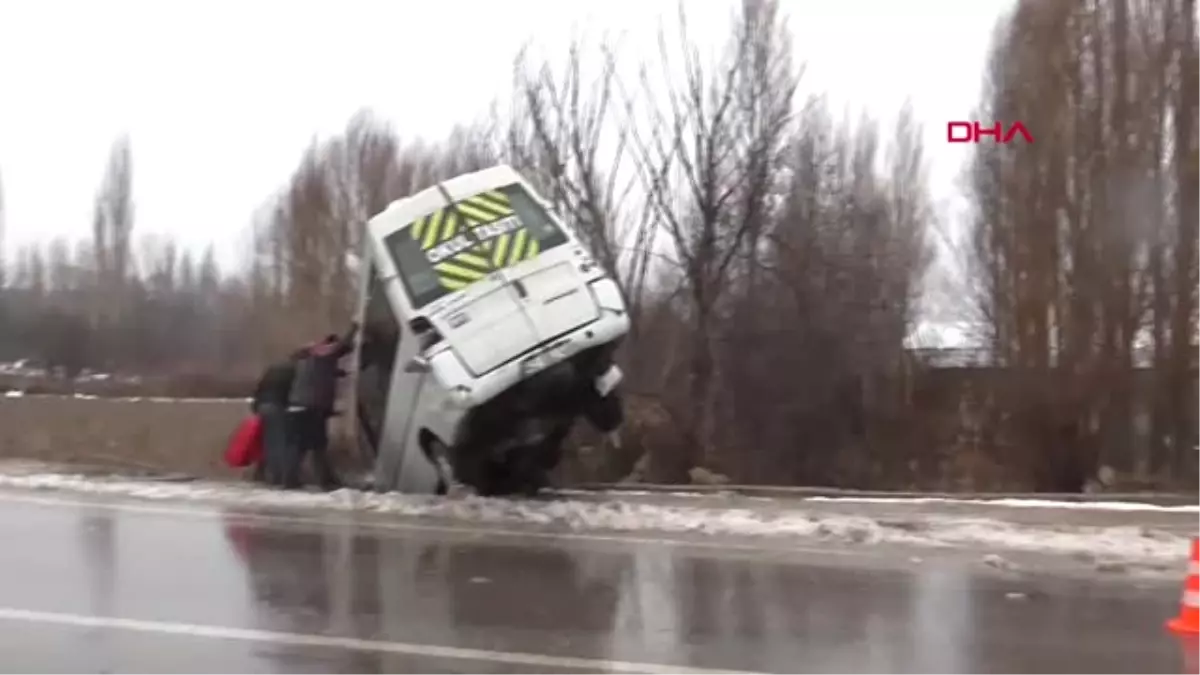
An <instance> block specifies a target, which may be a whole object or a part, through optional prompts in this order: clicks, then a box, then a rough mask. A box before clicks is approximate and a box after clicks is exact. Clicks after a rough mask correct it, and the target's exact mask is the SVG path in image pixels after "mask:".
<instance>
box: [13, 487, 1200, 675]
mask: <svg viewBox="0 0 1200 675" xmlns="http://www.w3.org/2000/svg"><path fill="white" fill-rule="evenodd" d="M0 542H2V544H3V552H0V655H3V656H2V657H0V670H3V671H5V672H62V671H76V672H181V671H187V672H199V671H204V672H313V673H316V672H513V673H517V672H597V671H625V672H687V669H691V670H693V671H695V672H704V671H705V670H712V671H724V672H728V671H731V670H732V671H743V672H914V673H915V672H922V673H928V672H1084V671H1087V672H1100V673H1108V672H1112V673H1116V672H1121V673H1127V672H1180V671H1181V670H1182V669H1185V666H1184V665H1183V657H1184V649H1185V648H1187V646H1186V645H1184V644H1182V643H1180V642H1178V641H1177V640H1176V639H1175V638H1173V637H1172V636H1171V635H1170V634H1168V633H1166V632H1165V631H1164V630H1163V628H1162V623H1163V620H1164V619H1165V618H1166V617H1168V616H1170V615H1171V614H1172V613H1174V612H1175V611H1176V610H1177V602H1178V598H1179V591H1180V585H1179V584H1178V583H1176V584H1172V583H1168V582H1166V581H1155V580H1145V579H1142V580H1137V579H1133V578H1125V577H1103V576H1095V575H1093V576H1086V575H1084V576H1071V575H1055V574H1048V573H1047V574H1035V573H1016V574H1014V573H1005V572H1001V571H997V570H992V569H988V568H987V567H986V566H981V565H979V564H978V560H977V558H976V557H970V556H965V555H963V554H961V552H944V553H928V554H926V555H925V557H909V556H906V555H897V554H896V553H895V551H893V550H891V549H888V548H885V547H858V548H854V547H850V548H845V549H836V548H829V549H827V550H823V549H799V548H797V549H795V550H791V551H788V550H780V549H778V548H772V549H770V550H767V549H763V550H761V551H755V550H751V549H747V548H745V547H740V548H737V547H733V548H728V549H726V548H723V547H722V546H721V542H720V541H719V540H717V541H707V542H695V543H689V542H680V541H664V542H662V543H653V542H647V541H646V540H645V538H644V537H643V538H641V539H638V540H637V541H633V540H632V539H630V540H623V538H622V537H620V536H604V537H600V536H592V537H589V536H587V535H580V534H561V535H553V536H550V535H544V536H537V537H532V536H531V537H526V536H522V535H520V534H519V533H514V532H497V531H494V530H488V529H482V528H472V527H462V528H456V527H448V526H444V525H429V526H422V525H419V524H413V523H412V522H408V523H398V522H397V523H391V524H385V522H384V521H383V520H382V519H378V518H376V519H368V518H359V517H356V516H354V515H353V514H330V515H327V516H326V515H320V514H312V513H309V514H297V515H293V516H286V515H280V514H277V513H262V512H259V513H254V512H247V511H241V512H234V511H228V510H221V509H214V508H207V507H204V506H200V505H178V506H175V505H170V504H152V503H146V502H136V501H121V500H114V499H112V498H99V497H83V496H78V495H65V494H48V493H35V492H23V491H19V490H9V491H0ZM1181 582H1182V579H1180V583H1181ZM1192 649H1193V650H1194V645H1193V646H1192Z"/></svg>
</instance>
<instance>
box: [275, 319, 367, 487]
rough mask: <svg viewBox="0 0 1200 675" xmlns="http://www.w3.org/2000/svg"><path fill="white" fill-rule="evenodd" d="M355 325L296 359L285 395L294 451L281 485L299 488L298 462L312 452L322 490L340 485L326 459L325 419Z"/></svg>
mask: <svg viewBox="0 0 1200 675" xmlns="http://www.w3.org/2000/svg"><path fill="white" fill-rule="evenodd" d="M357 332H358V324H357V323H355V324H352V325H351V326H350V330H349V331H348V332H347V333H346V335H344V336H342V337H340V338H339V337H338V336H336V335H327V336H326V337H325V339H323V340H321V341H320V342H318V343H317V344H315V345H312V346H311V347H309V348H308V349H307V351H306V353H305V354H304V355H303V357H302V358H300V359H299V360H297V362H296V373H295V377H293V378H292V386H291V389H290V391H289V395H288V414H289V417H290V420H291V426H292V429H294V431H295V441H296V442H295V446H294V452H292V453H291V457H290V461H288V463H287V466H286V468H285V473H284V487H286V488H298V487H300V465H301V464H302V463H303V462H304V456H305V455H307V454H308V453H310V452H311V453H312V459H313V469H314V471H315V472H316V474H317V481H318V482H319V483H320V484H321V487H322V488H323V489H325V490H332V489H336V488H337V487H340V486H341V481H340V480H338V477H337V475H336V474H335V473H334V470H333V465H332V464H330V462H329V453H328V451H329V429H328V423H329V418H330V417H332V416H333V414H334V413H333V408H334V403H335V401H336V399H337V386H338V379H339V378H340V377H341V376H343V375H345V374H346V373H345V371H343V370H342V369H341V367H340V366H339V365H338V362H339V361H341V359H342V358H343V357H344V356H346V355H347V354H349V353H350V352H351V351H352V350H353V349H354V336H355V335H356V334H357Z"/></svg>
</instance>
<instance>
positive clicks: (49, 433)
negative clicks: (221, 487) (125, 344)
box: [0, 394, 247, 479]
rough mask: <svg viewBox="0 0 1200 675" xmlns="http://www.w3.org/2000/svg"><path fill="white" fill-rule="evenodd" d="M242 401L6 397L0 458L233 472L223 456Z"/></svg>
mask: <svg viewBox="0 0 1200 675" xmlns="http://www.w3.org/2000/svg"><path fill="white" fill-rule="evenodd" d="M246 412H247V406H246V403H244V402H242V401H223V400H191V401H187V400H183V401H170V400H153V399H142V400H129V399H82V398H71V397H59V396H25V397H21V398H6V397H3V395H2V394H0V458H4V459H18V458H19V459H33V460H39V461H46V462H55V463H58V462H63V463H72V464H88V465H96V466H104V467H112V468H117V469H144V470H152V471H166V472H183V473H187V474H191V475H194V476H202V477H208V478H223V479H229V478H237V477H239V476H241V474H242V472H241V471H240V470H235V469H230V468H229V467H227V466H225V465H224V463H223V461H222V453H223V452H224V449H225V444H226V442H227V441H228V439H229V436H230V434H231V433H232V432H233V429H234V428H235V427H236V426H237V424H238V422H239V421H240V420H241V419H242V418H243V417H244V416H245V414H246Z"/></svg>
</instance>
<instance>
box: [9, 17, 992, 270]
mask: <svg viewBox="0 0 1200 675" xmlns="http://www.w3.org/2000/svg"><path fill="white" fill-rule="evenodd" d="M731 5H732V2H731V0H692V1H691V2H689V3H688V6H689V16H690V17H691V22H692V24H693V30H694V33H695V34H696V36H697V37H699V38H700V39H701V40H704V41H706V42H709V43H710V44H711V43H713V42H715V40H716V39H717V38H719V37H720V36H721V30H722V29H723V27H724V26H725V25H727V19H728V16H729V10H730V7H731ZM783 5H784V7H785V9H786V11H787V13H788V14H789V15H790V21H789V23H790V25H791V27H792V29H793V31H794V33H795V35H796V45H797V52H798V56H799V58H801V59H803V60H804V61H805V62H806V63H807V71H806V76H805V84H806V88H807V89H808V90H810V91H814V90H820V91H825V92H827V93H828V95H829V96H830V98H831V100H832V101H833V102H834V103H835V104H836V105H838V106H842V105H847V106H854V107H861V108H864V109H866V110H867V111H868V112H870V113H872V114H873V115H876V116H878V117H884V118H886V117H887V116H889V115H892V114H894V112H895V111H896V110H898V109H899V108H900V106H901V105H902V104H903V103H904V101H905V100H906V99H911V101H912V103H913V105H914V107H915V110H916V113H917V115H918V117H919V118H920V119H921V120H922V121H923V122H925V123H926V125H927V126H926V133H927V142H928V145H929V149H930V152H931V155H932V161H933V166H932V169H933V173H932V178H933V180H934V182H935V191H936V194H937V195H938V197H939V199H948V198H950V196H951V195H952V194H953V190H954V182H955V176H956V174H957V172H958V170H959V166H960V164H961V162H962V159H963V157H962V155H961V153H960V152H956V151H955V150H952V149H951V147H953V148H955V149H957V148H961V147H962V146H950V147H948V146H947V144H946V142H945V122H946V121H948V120H952V119H967V118H968V114H969V111H970V110H971V108H972V106H973V105H974V104H975V101H976V98H977V95H978V87H979V82H980V75H981V69H982V66H983V58H984V51H985V49H986V47H987V44H988V39H989V36H990V33H991V30H992V27H993V25H994V23H995V21H996V19H997V18H998V17H999V15H1000V13H1001V12H1002V11H1004V10H1005V9H1006V8H1008V6H1009V5H1011V0H904V1H901V0H890V1H889V0H783ZM676 7H677V4H676V0H502V1H494V0H437V1H433V0H390V1H379V2H368V1H366V0H362V1H354V0H337V1H336V2H334V1H333V0H328V1H322V2H316V1H311V0H291V1H288V2H283V1H279V0H240V1H237V2H235V1H233V0H207V1H205V2H194V1H192V0H172V1H170V2H162V1H161V0H160V1H156V2H151V1H144V2H136V1H133V0H104V1H103V2H96V1H94V0H78V1H75V2H67V1H63V0H24V1H17V0H13V1H9V2H2V3H0V181H2V182H3V188H4V197H5V202H6V217H5V220H6V223H7V239H8V247H9V249H10V251H11V250H12V249H13V248H14V247H15V245H17V244H19V243H23V242H28V241H31V240H35V239H39V238H49V237H53V236H57V235H66V236H69V237H85V236H89V233H90V218H91V209H92V197H93V195H94V193H95V190H96V186H97V185H98V183H99V181H100V178H101V174H102V172H103V168H104V163H105V160H106V156H107V152H108V148H109V145H110V143H111V142H112V140H113V138H114V137H115V136H116V135H118V134H120V133H123V132H124V133H128V134H129V135H130V138H131V141H132V146H133V153H134V183H135V184H134V188H135V191H136V194H135V199H136V208H137V224H136V226H135V233H146V232H152V231H153V232H170V233H172V234H174V235H176V236H177V237H179V238H180V239H181V240H182V241H184V242H186V243H187V244H189V245H193V246H202V245H204V244H205V243H208V242H213V243H215V244H216V245H217V247H218V251H219V252H220V253H221V258H222V259H223V260H232V259H235V256H236V255H237V254H238V252H239V250H240V249H242V248H243V247H244V246H245V243H246V239H245V232H246V229H247V227H248V224H249V222H250V218H251V216H252V213H253V211H254V209H255V208H256V207H257V206H258V205H260V204H261V203H262V202H263V200H264V199H265V198H266V197H267V195H268V194H269V193H270V192H271V191H272V190H274V189H276V188H277V187H278V186H280V185H281V184H282V183H283V181H285V180H286V178H287V176H288V174H289V172H290V171H291V169H292V168H293V167H294V165H295V163H296V161H297V160H298V158H299V155H300V153H301V151H302V150H303V148H304V146H305V145H306V144H307V143H308V142H309V140H310V139H311V138H312V137H313V135H314V134H329V133H333V132H335V131H336V130H338V129H339V128H341V127H342V126H343V125H344V123H345V122H346V120H347V118H348V117H349V116H350V115H351V114H352V113H353V112H354V111H355V110H357V109H359V108H361V107H364V106H367V107H371V108H374V109H375V110H376V111H378V112H379V113H381V114H382V115H385V116H386V117H388V118H390V119H391V120H392V121H393V122H394V123H395V125H396V127H397V129H398V130H399V131H400V132H401V133H402V134H404V135H406V136H415V135H424V136H429V137H436V136H440V135H442V134H444V133H445V132H446V131H448V130H449V128H450V127H451V125H452V124H454V123H455V122H469V121H471V119H472V118H474V117H476V116H478V115H480V114H482V113H483V112H484V111H485V109H486V106H487V105H488V104H489V102H490V101H492V100H493V99H494V98H495V97H496V96H497V95H504V92H505V89H506V88H507V85H508V83H509V82H510V80H511V59H512V56H513V55H514V53H515V52H516V51H517V49H518V48H519V47H520V45H521V44H523V43H524V42H525V41H526V40H527V39H529V38H533V39H534V40H535V41H536V42H537V44H539V45H540V46H541V47H543V48H546V49H548V50H551V51H553V50H554V48H555V47H556V46H557V45H561V44H565V43H566V41H567V40H568V39H569V37H570V35H571V33H572V31H574V30H577V29H579V28H580V27H584V28H586V30H587V31H588V32H589V33H591V34H593V35H596V34H600V33H603V32H609V33H614V34H617V33H621V34H624V37H623V42H624V44H625V49H626V50H627V53H629V52H633V53H637V52H644V53H647V54H651V55H652V54H654V53H655V46H654V40H655V26H656V23H657V21H658V19H659V17H660V16H663V15H665V16H667V17H668V18H669V19H670V18H673V17H674V14H675V10H676ZM714 47H715V45H714ZM135 236H136V235H135Z"/></svg>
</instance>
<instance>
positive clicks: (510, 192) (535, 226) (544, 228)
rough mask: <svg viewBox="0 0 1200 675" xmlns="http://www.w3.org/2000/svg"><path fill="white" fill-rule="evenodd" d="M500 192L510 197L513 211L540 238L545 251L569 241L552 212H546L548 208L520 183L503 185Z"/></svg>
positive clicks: (539, 243)
mask: <svg viewBox="0 0 1200 675" xmlns="http://www.w3.org/2000/svg"><path fill="white" fill-rule="evenodd" d="M500 192H503V193H504V195H505V196H506V197H508V203H509V205H510V206H512V210H513V212H515V213H516V214H517V219H518V220H520V221H521V224H522V225H524V226H525V228H526V229H527V230H528V231H529V234H530V235H531V236H533V237H534V238H535V239H537V240H538V245H539V247H540V248H541V250H543V251H545V250H548V249H551V248H554V247H555V246H559V245H562V244H565V243H567V236H566V235H565V234H563V232H562V230H560V229H559V228H558V226H557V225H555V224H554V221H553V220H552V219H551V218H550V214H548V213H546V210H545V209H543V208H542V206H541V205H540V204H538V203H537V202H535V201H534V200H533V197H532V196H530V194H529V193H528V192H527V191H526V190H525V188H523V187H521V185H520V184H519V183H514V184H512V185H509V186H506V187H502V188H500Z"/></svg>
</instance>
